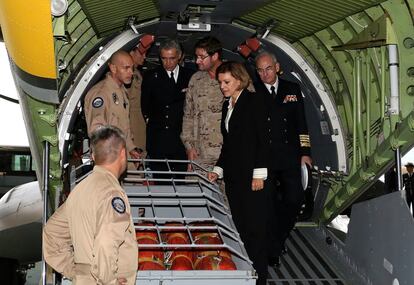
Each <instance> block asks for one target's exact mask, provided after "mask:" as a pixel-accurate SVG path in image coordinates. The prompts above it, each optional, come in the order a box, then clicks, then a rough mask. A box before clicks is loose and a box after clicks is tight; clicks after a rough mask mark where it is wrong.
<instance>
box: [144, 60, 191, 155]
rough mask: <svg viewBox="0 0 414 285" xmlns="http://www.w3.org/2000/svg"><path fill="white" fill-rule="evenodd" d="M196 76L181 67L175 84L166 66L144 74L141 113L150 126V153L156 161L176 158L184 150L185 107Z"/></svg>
mask: <svg viewBox="0 0 414 285" xmlns="http://www.w3.org/2000/svg"><path fill="white" fill-rule="evenodd" d="M193 73H194V71H193V70H191V69H187V68H183V67H179V72H178V78H177V83H173V81H172V80H171V79H170V78H169V76H168V74H167V72H166V71H165V69H164V68H163V67H158V68H156V69H154V70H150V71H148V72H146V73H145V74H144V77H143V81H142V87H141V88H142V95H141V110H142V115H143V116H144V119H145V121H146V123H147V150H148V153H149V154H150V155H151V154H152V157H153V158H177V157H174V155H173V156H171V155H172V154H175V153H177V151H178V152H180V153H182V151H183V150H184V146H183V144H182V142H181V139H180V134H181V129H182V124H183V106H184V99H185V93H186V90H187V88H188V82H189V81H190V78H191V76H192V75H193ZM182 159H186V157H183V158H182Z"/></svg>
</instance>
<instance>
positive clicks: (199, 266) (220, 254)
mask: <svg viewBox="0 0 414 285" xmlns="http://www.w3.org/2000/svg"><path fill="white" fill-rule="evenodd" d="M194 269H195V270H236V269H237V267H236V265H235V264H234V262H233V260H232V259H231V255H230V253H228V252H226V251H202V252H199V253H197V254H196V260H195V262H194Z"/></svg>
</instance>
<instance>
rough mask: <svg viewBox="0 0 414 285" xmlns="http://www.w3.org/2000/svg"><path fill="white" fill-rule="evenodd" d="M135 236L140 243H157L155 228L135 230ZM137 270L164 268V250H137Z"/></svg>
mask: <svg viewBox="0 0 414 285" xmlns="http://www.w3.org/2000/svg"><path fill="white" fill-rule="evenodd" d="M139 225H140V226H154V225H155V224H154V223H150V222H144V223H141V224H139ZM136 237H137V242H138V245H140V244H158V243H159V241H158V235H157V232H156V230H152V229H150V230H144V229H142V230H137V231H136ZM138 270H165V266H164V252H163V251H162V250H160V249H144V248H140V249H139V251H138Z"/></svg>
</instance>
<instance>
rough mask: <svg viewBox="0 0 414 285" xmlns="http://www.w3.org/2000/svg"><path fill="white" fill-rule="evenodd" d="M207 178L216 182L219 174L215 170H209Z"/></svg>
mask: <svg viewBox="0 0 414 285" xmlns="http://www.w3.org/2000/svg"><path fill="white" fill-rule="evenodd" d="M207 178H208V180H210V181H211V182H215V181H216V180H217V179H218V174H217V173H215V172H209V173H207Z"/></svg>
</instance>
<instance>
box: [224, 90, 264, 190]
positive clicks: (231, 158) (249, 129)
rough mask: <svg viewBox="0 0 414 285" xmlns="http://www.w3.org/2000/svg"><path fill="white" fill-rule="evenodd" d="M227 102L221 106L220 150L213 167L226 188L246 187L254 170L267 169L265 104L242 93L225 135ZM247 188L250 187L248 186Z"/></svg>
mask: <svg viewBox="0 0 414 285" xmlns="http://www.w3.org/2000/svg"><path fill="white" fill-rule="evenodd" d="M230 100H231V99H230ZM230 100H226V101H225V102H224V104H223V109H222V117H221V133H222V134H223V146H222V149H221V153H220V157H219V159H218V161H217V163H216V165H217V166H220V167H221V168H222V169H223V171H224V180H225V181H226V184H227V183H236V184H243V185H245V183H251V181H252V178H253V176H252V175H253V169H254V168H267V167H268V158H269V137H268V133H267V132H266V131H267V130H266V107H265V101H264V96H263V95H262V94H258V93H251V92H249V91H247V90H244V91H243V92H242V93H241V94H240V96H239V98H238V100H237V103H236V105H235V107H234V110H233V113H232V115H231V118H230V121H229V132H227V130H226V128H225V120H226V116H227V111H228V106H229V103H230ZM250 187H251V184H248V188H249V189H250ZM250 191H251V190H250Z"/></svg>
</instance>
